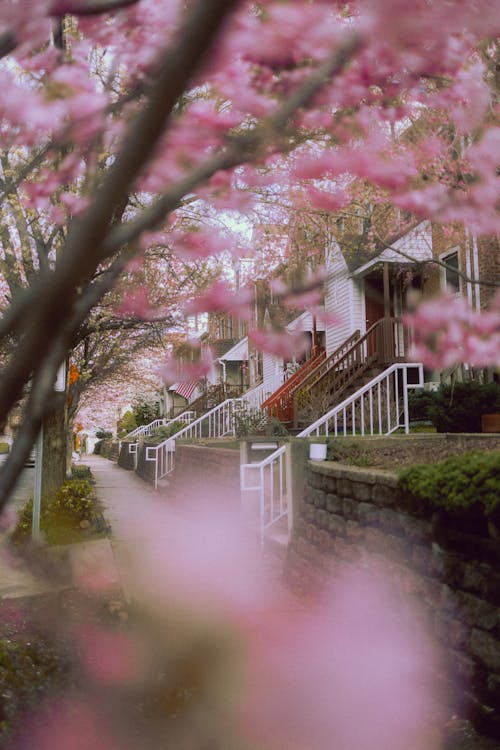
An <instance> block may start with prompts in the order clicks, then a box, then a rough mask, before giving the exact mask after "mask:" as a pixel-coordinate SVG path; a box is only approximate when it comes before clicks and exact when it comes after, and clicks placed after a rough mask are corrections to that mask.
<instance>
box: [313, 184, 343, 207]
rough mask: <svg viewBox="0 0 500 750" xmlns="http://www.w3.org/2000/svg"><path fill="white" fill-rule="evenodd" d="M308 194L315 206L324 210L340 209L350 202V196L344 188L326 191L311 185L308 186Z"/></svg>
mask: <svg viewBox="0 0 500 750" xmlns="http://www.w3.org/2000/svg"><path fill="white" fill-rule="evenodd" d="M306 194H307V197H308V199H309V201H310V202H311V204H312V206H313V207H314V208H319V209H321V210H324V211H338V210H339V209H341V208H344V207H345V206H346V205H347V203H348V202H349V196H348V195H347V193H346V192H345V191H344V190H342V189H336V190H332V191H326V190H318V189H317V188H315V187H312V186H311V187H309V188H307V193H306Z"/></svg>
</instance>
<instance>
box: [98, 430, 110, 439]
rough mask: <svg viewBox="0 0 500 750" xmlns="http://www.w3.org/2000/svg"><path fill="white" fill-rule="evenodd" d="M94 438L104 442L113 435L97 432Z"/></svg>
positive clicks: (106, 431)
mask: <svg viewBox="0 0 500 750" xmlns="http://www.w3.org/2000/svg"><path fill="white" fill-rule="evenodd" d="M95 436H96V438H99V440H105V439H106V438H110V437H113V433H112V432H110V431H109V430H97V432H96V434H95Z"/></svg>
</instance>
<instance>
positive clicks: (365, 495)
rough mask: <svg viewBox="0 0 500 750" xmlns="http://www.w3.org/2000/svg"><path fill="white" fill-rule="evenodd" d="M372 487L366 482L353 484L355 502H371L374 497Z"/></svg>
mask: <svg viewBox="0 0 500 750" xmlns="http://www.w3.org/2000/svg"><path fill="white" fill-rule="evenodd" d="M372 489H373V487H372V485H370V484H365V483H364V482H353V483H352V493H353V497H354V499H355V500H361V501H366V500H371V497H372Z"/></svg>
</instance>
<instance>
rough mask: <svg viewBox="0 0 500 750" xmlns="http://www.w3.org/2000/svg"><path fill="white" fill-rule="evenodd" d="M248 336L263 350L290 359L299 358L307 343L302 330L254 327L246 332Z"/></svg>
mask: <svg viewBox="0 0 500 750" xmlns="http://www.w3.org/2000/svg"><path fill="white" fill-rule="evenodd" d="M248 338H249V339H250V340H251V341H252V342H253V343H254V344H255V346H257V347H258V348H259V349H262V351H264V352H268V353H269V354H274V355H276V356H277V357H283V359H285V360H291V359H293V358H294V357H298V358H300V357H301V356H302V355H303V354H304V352H305V351H306V350H307V347H308V345H309V342H308V338H307V336H306V335H305V333H304V332H303V331H272V330H271V331H269V330H263V329H260V328H254V329H253V330H251V331H249V332H248Z"/></svg>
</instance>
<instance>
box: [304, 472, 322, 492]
mask: <svg viewBox="0 0 500 750" xmlns="http://www.w3.org/2000/svg"><path fill="white" fill-rule="evenodd" d="M307 484H308V485H309V487H312V489H314V490H320V489H323V476H322V475H321V474H319V473H317V472H315V471H309V472H308V474H307Z"/></svg>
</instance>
